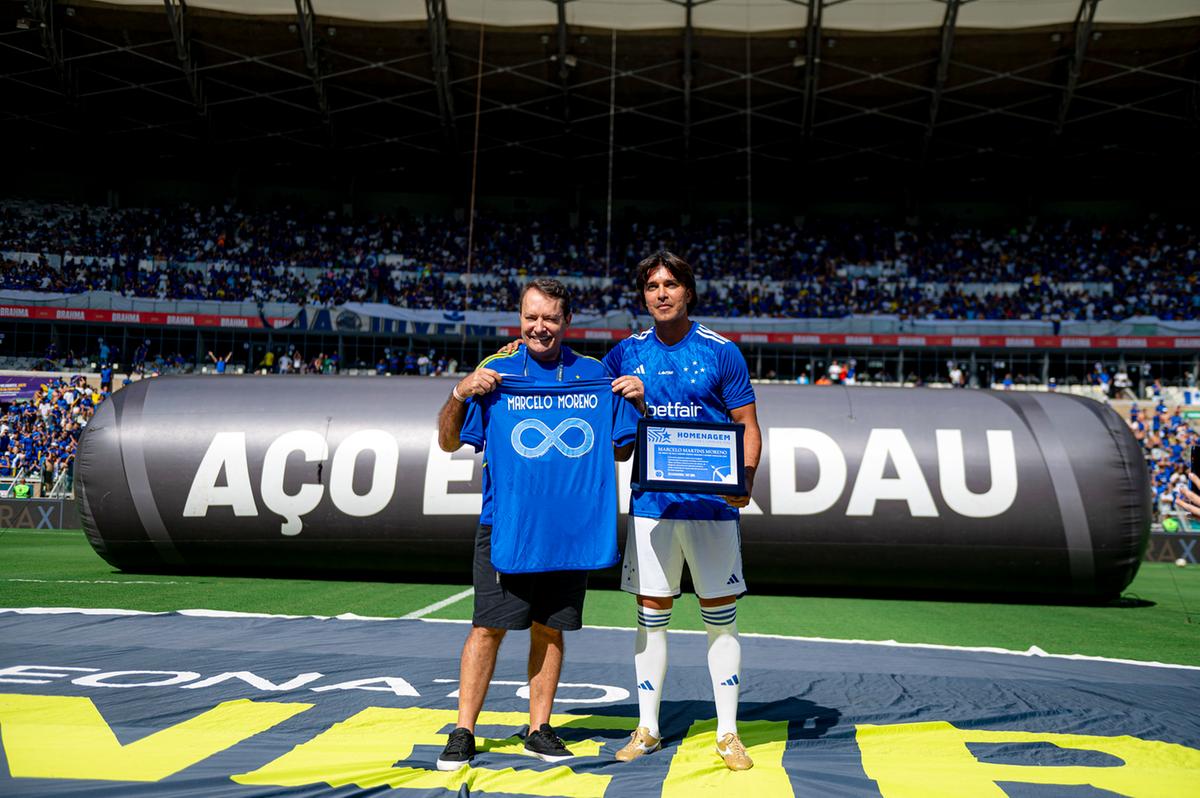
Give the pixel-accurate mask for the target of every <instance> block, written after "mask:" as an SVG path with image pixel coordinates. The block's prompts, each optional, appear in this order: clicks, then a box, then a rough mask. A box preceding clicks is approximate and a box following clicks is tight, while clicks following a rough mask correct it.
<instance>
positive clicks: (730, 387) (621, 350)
mask: <svg viewBox="0 0 1200 798" xmlns="http://www.w3.org/2000/svg"><path fill="white" fill-rule="evenodd" d="M604 367H605V368H606V369H608V373H609V375H610V376H612V377H618V376H622V375H625V374H633V375H635V376H637V377H640V378H641V379H642V382H643V383H644V384H645V386H646V410H647V413H648V414H649V415H651V416H654V417H655V418H668V419H672V420H676V421H728V420H729V411H730V410H734V409H736V408H739V407H744V406H745V405H748V404H752V403H753V402H754V389H753V388H752V387H750V372H749V370H748V369H747V368H746V359H745V358H744V357H742V353H741V352H739V351H738V348H737V345H735V344H734V343H733V342H732V341H730V340H729V339H727V338H723V337H722V336H720V335H718V334H717V333H715V332H713V331H712V330H710V329H708V328H707V327H705V326H704V325H703V324H699V323H697V322H693V323H692V328H691V329H690V330H689V331H688V333H687V335H685V336H684V337H683V340H681V341H680V342H679V343H677V344H675V345H674V346H667V345H666V344H664V343H663V342H662V341H660V340H658V336H657V335H655V334H654V328H653V327H651V328H650V329H649V330H644V331H642V332H640V333H635V334H634V335H632V336H630V337H629V338H626V339H625V340H624V341H621V342H620V343H619V344H617V345H616V346H615V347H614V348H613V349H612V350H611V351H609V353H608V354H607V355H606V356H605V358H604ZM631 511H632V513H633V515H636V516H641V517H643V518H691V519H695V520H700V521H726V520H736V519H737V518H738V511H737V510H736V509H735V508H733V507H730V506H729V505H728V504H726V503H725V500H724V499H722V498H721V497H720V496H709V495H699V494H682V493H665V492H659V491H644V492H643V491H634V492H633V500H632V506H631Z"/></svg>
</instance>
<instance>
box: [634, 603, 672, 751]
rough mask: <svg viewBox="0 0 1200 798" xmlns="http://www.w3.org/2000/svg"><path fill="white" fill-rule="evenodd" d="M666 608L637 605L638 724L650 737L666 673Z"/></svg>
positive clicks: (668, 613)
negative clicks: (643, 727) (646, 730)
mask: <svg viewBox="0 0 1200 798" xmlns="http://www.w3.org/2000/svg"><path fill="white" fill-rule="evenodd" d="M670 622H671V611H670V610H656V609H653V608H651V607H642V606H640V605H639V606H638V608H637V641H636V644H635V645H636V647H635V648H634V652H633V669H634V672H635V673H636V674H637V687H638V691H637V694H638V711H639V712H640V713H641V718H640V720H638V725H639V726H645V727H646V728H647V729H649V730H650V734H651V735H653V736H654V737H662V735H661V734H660V733H659V731H658V705H659V702H661V701H662V688H663V681H664V680H665V679H666V676H667V624H669V623H670Z"/></svg>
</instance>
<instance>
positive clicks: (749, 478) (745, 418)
mask: <svg viewBox="0 0 1200 798" xmlns="http://www.w3.org/2000/svg"><path fill="white" fill-rule="evenodd" d="M729 416H730V417H731V418H732V419H733V421H734V423H737V424H744V425H745V426H746V433H745V437H744V441H745V445H746V495H745V496H726V497H725V501H726V502H727V503H728V504H729V505H730V506H731V507H745V506H746V505H748V504H749V503H750V495H751V494H752V493H753V492H754V475H755V473H757V471H758V458H759V457H760V456H761V455H762V430H760V429H759V428H758V409H757V407H756V406H755V403H754V402H751V403H750V404H748V405H742V406H741V407H735V408H734V409H733V410H730V411H729Z"/></svg>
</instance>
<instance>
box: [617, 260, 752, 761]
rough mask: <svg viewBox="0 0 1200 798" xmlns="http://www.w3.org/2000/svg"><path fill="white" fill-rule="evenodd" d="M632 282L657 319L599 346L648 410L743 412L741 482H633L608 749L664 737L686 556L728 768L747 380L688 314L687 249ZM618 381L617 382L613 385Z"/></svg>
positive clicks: (691, 282)
mask: <svg viewBox="0 0 1200 798" xmlns="http://www.w3.org/2000/svg"><path fill="white" fill-rule="evenodd" d="M637 286H638V291H639V292H640V294H641V297H642V301H643V302H644V303H645V305H646V308H647V309H648V310H649V311H650V315H651V316H652V317H653V319H654V326H653V327H651V328H650V329H649V330H645V331H643V332H639V333H635V334H634V335H632V336H630V337H629V338H627V339H625V340H623V341H621V342H620V343H619V344H618V345H617V346H616V347H614V348H613V349H612V350H611V351H610V352H609V353H608V355H607V356H605V358H604V365H605V367H606V368H607V369H608V371H609V374H610V375H611V376H613V377H622V376H625V377H633V376H637V377H640V378H641V379H642V380H643V381H644V404H645V406H646V410H647V411H648V412H649V413H650V414H651V415H653V416H655V417H660V418H670V419H681V420H688V421H715V422H724V421H734V422H737V423H740V424H744V425H745V457H746V460H745V479H746V491H747V494H746V495H745V496H729V497H719V496H714V495H701V494H675V493H661V492H649V491H647V492H639V491H634V492H633V496H632V500H631V506H630V518H629V521H630V523H629V531H628V536H627V538H626V544H625V560H624V563H623V565H622V575H621V587H622V589H624V590H626V591H627V592H630V593H633V594H635V595H636V596H637V638H636V647H635V653H634V669H635V671H636V673H637V688H638V707H639V712H640V720H639V721H638V728H637V729H636V730H635V731H634V733H633V735H632V737H631V739H630V741H629V743H628V744H626V745H625V747H624V748H622V749H621V750H620V751H618V752H617V755H616V756H617V759H619V760H621V761H624V762H628V761H631V760H633V759H637V758H638V757H640V756H643V755H645V754H648V753H651V752H653V751H657V750H658V749H659V748H660V747H661V745H662V742H661V740H662V734H661V732H660V730H659V726H658V709H659V703H660V702H661V700H662V688H663V682H664V680H665V677H666V672H667V635H666V631H667V625H668V624H669V623H670V620H671V607H672V604H673V603H674V600H675V597H676V596H678V595H680V576H681V574H682V571H683V564H684V562H685V561H686V562H687V564H688V569H689V571H690V573H691V575H692V582H693V583H694V585H695V589H696V596H697V598H698V599H699V601H700V614H701V616H702V618H703V620H704V627H705V629H706V631H707V632H708V669H709V675H710V676H711V678H712V686H713V697H714V699H715V702H716V707H717V753H718V754H719V755H720V756H721V758H722V759H723V760H724V762H725V765H726V766H727V767H728V768H729V769H731V770H747V769H749V768H750V767H752V766H753V764H754V763H753V761H752V760H751V758H750V756H749V755H748V754H747V752H746V748H745V746H744V745H743V744H742V741H741V739H740V738H739V737H738V733H737V703H738V689H739V685H740V684H741V673H740V672H741V644H740V643H739V642H738V635H737V620H736V619H737V604H736V601H737V598H738V597H739V596H741V595H742V594H743V593H745V591H746V582H745V579H744V577H743V576H742V552H741V534H740V532H739V528H738V508H740V507H745V506H746V505H748V504H749V503H750V491H751V489H752V488H753V485H754V474H755V471H756V470H757V468H758V459H759V454H760V452H761V449H762V433H761V432H760V430H759V427H758V418H757V414H756V411H755V397H754V389H753V388H751V386H750V374H749V371H748V369H747V368H746V360H745V358H744V357H743V356H742V354H741V352H739V351H738V348H737V346H736V345H735V344H733V343H732V342H731V341H729V340H728V339H726V338H724V337H722V336H721V335H718V334H717V333H715V332H713V331H712V330H710V329H708V328H707V327H705V326H704V325H702V324H699V323H697V322H694V321H692V320H691V318H690V317H689V313H690V312H691V311H692V310H694V309H695V307H696V301H697V299H696V278H695V276H694V274H693V273H692V268H691V266H689V265H688V263H687V262H686V261H684V260H683V259H682V258H680V257H678V256H676V255H673V254H671V253H669V252H658V253H656V254H654V255H652V256H650V257H649V258H646V259H645V260H643V261H642V262H641V263H639V264H638V268H637ZM625 386H626V383H622V382H621V381H620V380H617V381H615V382H614V388H615V389H621V388H623V387H625ZM623 393H624V391H623ZM629 394H634V396H629ZM636 394H637V389H635V388H633V387H629V388H628V393H626V394H625V395H626V396H627V398H631V399H634V400H636V399H637V398H640V397H637V396H636Z"/></svg>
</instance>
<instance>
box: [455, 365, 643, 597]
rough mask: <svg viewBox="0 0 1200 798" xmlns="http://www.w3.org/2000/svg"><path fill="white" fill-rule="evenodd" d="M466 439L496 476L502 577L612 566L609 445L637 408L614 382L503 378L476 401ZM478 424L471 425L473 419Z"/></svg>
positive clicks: (630, 424)
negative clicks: (481, 453) (616, 391)
mask: <svg viewBox="0 0 1200 798" xmlns="http://www.w3.org/2000/svg"><path fill="white" fill-rule="evenodd" d="M479 407H480V412H479V413H477V414H476V415H475V416H474V418H473V419H469V420H468V423H466V424H464V425H463V430H462V433H461V435H460V438H461V439H462V440H463V441H464V442H465V443H470V444H472V445H473V446H475V447H476V448H477V449H478V448H479V447H481V446H482V447H484V448H485V450H486V454H485V457H486V458H487V460H488V468H489V470H490V471H491V472H492V477H493V479H492V483H491V484H492V491H493V503H492V510H493V512H492V565H494V566H495V567H496V570H497V571H499V572H501V573H506V574H514V573H535V572H540V571H575V570H591V569H595V568H607V567H608V566H610V565H614V564H616V562H617V559H618V558H617V534H616V530H617V527H616V525H617V491H616V487H617V486H616V468H615V466H616V463H615V461H614V459H613V444H614V443H615V444H618V445H622V444H625V443H629V442H631V441H632V440H633V436H634V433H635V431H636V429H637V414H636V413H635V412H634V410H633V406H632V405H630V404H629V402H627V401H625V400H624V399H622V398H621V397H620V396H617V395H616V394H614V393H613V392H612V381H611V380H609V379H607V378H605V379H600V380H578V381H572V382H561V383H560V382H553V383H540V382H535V381H534V380H531V379H527V378H524V377H506V378H505V379H504V380H503V381H502V382H501V384H500V387H499V388H497V389H496V390H495V391H492V392H491V393H489V394H486V395H484V396H482V397H480V401H479ZM472 421H473V423H470V422H472Z"/></svg>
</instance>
